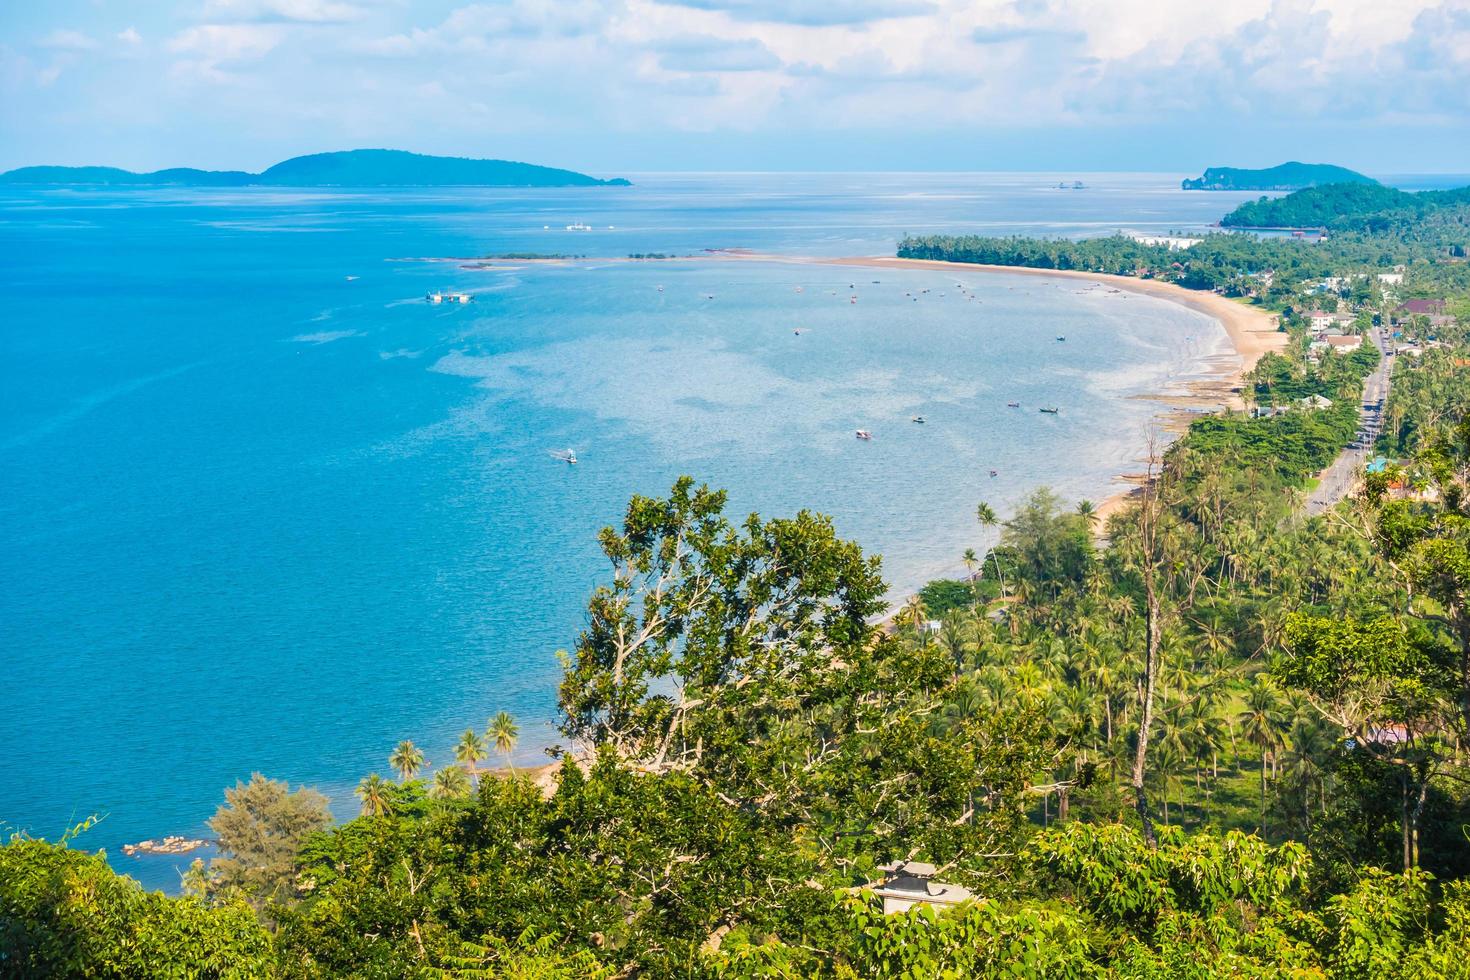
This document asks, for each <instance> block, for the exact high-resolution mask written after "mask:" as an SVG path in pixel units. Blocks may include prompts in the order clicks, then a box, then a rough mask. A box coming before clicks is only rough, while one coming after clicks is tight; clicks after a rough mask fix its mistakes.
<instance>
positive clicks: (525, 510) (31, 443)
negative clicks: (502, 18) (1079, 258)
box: [0, 175, 1236, 887]
mask: <svg viewBox="0 0 1470 980" xmlns="http://www.w3.org/2000/svg"><path fill="white" fill-rule="evenodd" d="M1072 176H1075V175H1067V177H1068V179H1070V178H1071V177H1072ZM635 179H637V180H638V186H636V187H634V188H631V189H626V190H615V189H597V190H590V191H534V192H533V191H502V192H478V191H455V192H403V193H393V194H387V193H381V192H340V193H338V192H332V193H325V192H299V193H293V192H287V191H280V190H274V189H273V190H251V191H228V192H215V191H192V190H144V191H128V192H118V191H105V190H100V189H98V190H83V191H75V190H46V191H23V192H17V191H13V190H6V191H4V192H3V193H0V284H3V286H4V296H5V308H6V314H5V316H4V318H3V323H0V648H3V649H4V650H5V659H6V663H7V669H6V674H7V676H6V679H5V684H4V689H5V710H3V711H0V742H3V744H5V745H7V746H8V748H9V751H7V752H6V753H5V754H4V755H3V757H0V822H3V823H5V824H8V825H10V826H12V827H23V828H27V829H29V830H30V831H31V832H33V833H36V834H46V835H54V834H56V833H58V832H60V831H61V830H62V829H63V828H65V827H66V826H68V825H69V824H70V823H72V822H74V821H77V820H80V819H81V818H83V817H85V816H87V815H89V814H94V813H96V814H104V815H105V819H104V820H103V822H102V823H101V824H100V825H99V826H98V827H97V828H96V829H95V830H93V831H92V832H90V833H89V834H88V835H87V836H86V837H85V838H84V840H83V844H84V845H86V846H91V847H107V848H108V849H109V850H110V851H111V852H113V853H114V854H117V847H118V846H119V845H120V844H121V843H123V842H127V841H133V840H139V839H142V838H145V837H154V836H162V835H165V834H169V833H182V834H203V833H204V832H205V830H204V827H203V821H204V820H205V819H207V818H208V817H209V815H210V814H211V813H212V812H213V810H214V808H215V806H217V804H218V803H219V801H220V799H221V789H222V788H223V787H224V786H225V785H227V784H230V783H233V782H234V781H235V780H236V779H241V778H248V776H249V774H250V773H251V772H252V771H256V770H259V771H261V772H264V773H266V774H268V775H270V776H273V777H277V778H284V779H289V780H290V781H291V782H293V783H310V784H314V785H317V786H319V787H320V788H321V789H323V790H324V791H325V792H327V793H329V794H330V795H331V796H332V797H333V800H334V805H335V808H336V809H337V812H338V813H339V814H343V815H346V814H350V813H352V812H354V810H355V802H354V801H353V800H352V798H351V788H352V786H353V785H355V783H356V781H357V779H358V778H359V777H360V776H362V775H363V774H365V773H367V772H369V771H374V770H377V771H386V757H387V754H388V752H389V750H390V749H391V748H392V746H393V745H394V744H395V743H396V742H397V741H398V740H399V739H402V738H409V737H411V738H413V739H414V740H415V741H417V742H418V743H419V744H420V745H421V746H422V747H423V748H424V749H425V751H426V753H427V755H428V758H429V759H430V760H431V761H432V762H445V761H448V760H449V758H450V751H449V750H450V746H451V745H452V743H453V740H454V738H455V737H456V735H457V733H458V732H460V731H462V730H463V729H464V728H465V727H466V726H469V725H474V726H477V727H483V726H484V723H485V719H486V718H487V716H488V715H490V714H493V713H494V712H496V711H499V710H502V709H503V710H508V711H511V712H513V713H514V714H516V715H517V716H518V717H519V718H520V719H521V721H522V732H523V749H522V752H521V760H522V761H525V762H535V761H537V759H538V758H541V756H540V754H539V750H540V749H541V747H543V746H544V745H546V744H548V743H550V742H553V741H555V740H556V738H557V736H556V733H555V731H554V728H553V721H554V712H555V693H554V692H555V682H556V678H557V667H556V660H555V656H554V651H555V650H556V649H557V648H558V647H562V646H567V645H569V644H570V643H572V642H573V640H574V638H575V635H576V632H577V629H578V627H579V624H580V623H581V610H582V605H583V602H584V600H585V596H586V594H587V592H588V591H589V589H590V588H591V587H592V586H593V584H594V583H596V582H597V581H598V580H599V576H600V575H601V574H602V572H603V568H602V565H601V564H600V562H599V557H598V554H597V551H596V545H595V534H596V531H597V529H598V528H599V527H601V526H602V525H604V524H606V523H608V522H610V521H614V520H616V519H617V518H618V516H619V515H620V513H621V510H622V508H623V506H624V504H625V502H626V500H627V498H628V496H629V495H630V494H632V493H634V492H642V493H658V492H660V491H662V490H666V489H667V487H668V485H669V484H670V483H671V482H672V481H673V479H674V478H675V477H676V476H678V475H679V474H681V473H689V474H692V475H694V476H696V477H697V478H699V479H702V480H706V481H709V482H711V483H713V484H717V485H720V486H724V487H727V488H729V490H730V492H731V509H732V510H733V511H734V512H736V513H737V514H738V513H743V512H746V511H749V510H759V511H761V512H763V513H771V514H778V513H790V512H792V511H793V510H795V509H797V508H799V507H803V506H807V507H813V508H816V509H820V510H822V511H825V512H827V513H830V514H832V515H833V516H834V518H835V519H836V521H837V523H838V526H839V528H840V530H841V531H842V532H843V533H844V534H846V535H848V536H851V537H855V538H857V539H858V540H860V541H861V542H862V543H863V544H864V545H865V546H866V547H867V548H869V549H870V550H873V551H876V552H879V553H882V554H883V555H884V567H885V569H886V571H887V574H888V577H889V579H890V581H892V582H893V583H894V585H895V587H896V589H898V590H902V589H905V588H910V587H912V586H915V585H917V584H918V583H921V582H922V581H924V580H925V579H926V578H928V577H930V576H932V575H935V574H941V573H946V572H952V571H954V570H956V569H957V568H958V565H959V562H958V556H959V554H960V552H961V550H963V548H965V547H967V546H974V547H977V548H980V547H983V546H984V545H985V544H986V543H987V539H986V538H985V536H984V535H983V534H982V533H981V532H980V529H978V528H977V527H976V526H975V525H974V521H973V516H972V515H973V511H974V505H975V503H976V502H977V501H978V500H981V499H984V500H988V501H990V502H991V503H992V504H994V505H996V507H997V509H998V510H999V511H1001V512H1002V513H1004V512H1005V511H1006V510H1007V509H1008V506H1009V505H1010V504H1011V503H1012V502H1014V501H1016V500H1017V499H1019V498H1020V496H1021V495H1023V494H1024V493H1025V492H1027V491H1028V490H1030V489H1031V488H1032V487H1034V486H1036V485H1037V484H1041V483H1046V484H1050V485H1052V486H1053V487H1055V488H1057V489H1058V490H1059V491H1061V492H1063V493H1064V494H1066V495H1067V496H1069V497H1070V498H1072V499H1076V498H1077V497H1080V496H1087V497H1090V498H1092V499H1094V500H1096V499H1100V498H1101V497H1103V496H1105V495H1107V494H1108V493H1109V492H1110V491H1111V490H1112V489H1115V484H1114V483H1113V477H1114V475H1115V474H1117V473H1119V472H1123V471H1126V470H1129V469H1132V468H1134V466H1135V465H1136V464H1135V460H1136V457H1137V455H1138V453H1139V451H1140V449H1141V447H1142V444H1143V439H1144V431H1145V428H1146V426H1147V423H1148V419H1149V418H1150V416H1151V414H1152V413H1153V412H1154V411H1156V407H1157V406H1156V405H1154V404H1153V403H1150V402H1147V401H1144V400H1140V399H1138V398H1136V397H1134V396H1136V395H1137V394H1138V393H1140V392H1145V391H1151V390H1156V389H1158V388H1159V387H1160V386H1161V385H1164V384H1166V383H1168V382H1170V381H1177V380H1180V379H1183V378H1187V377H1189V376H1190V375H1191V373H1192V372H1193V371H1195V370H1196V366H1197V364H1198V361H1199V359H1200V357H1201V356H1202V355H1205V354H1209V353H1212V352H1217V351H1220V350H1222V349H1224V337H1223V333H1222V332H1221V331H1220V329H1219V327H1218V325H1216V324H1214V323H1213V321H1210V320H1208V319H1207V318H1205V317H1202V316H1200V315H1198V314H1194V313H1191V312H1188V311H1185V310H1182V309H1180V308H1177V307H1174V306H1171V305H1169V304H1166V303H1162V302H1159V301H1155V300H1150V299H1145V298H1141V297H1138V296H1123V295H1121V294H1113V293H1108V292H1106V291H1105V290H1102V289H1094V290H1087V289H1084V287H1082V286H1079V285H1078V284H1076V283H1071V282H1060V281H1056V282H1052V281H1048V280H1044V279H1040V280H1039V279H1035V278H1022V277H1016V276H1004V275H986V274H980V273H969V274H959V275H956V274H949V273H939V272H918V271H915V272H903V273H899V272H894V271H890V270H873V269H861V268H841V267H832V266H820V265H813V264H800V263H779V262H749V261H728V260H720V259H715V258H700V259H696V260H692V261H680V262H647V263H627V262H606V261H603V262H598V261H585V262H576V263H569V264H565V265H517V264H515V263H497V264H495V265H494V267H492V268H490V269H487V270H477V269H469V268H464V267H463V266H464V265H466V264H467V263H464V262H459V261H449V262H434V261H423V259H426V258H432V257H445V256H460V257H465V256H476V255H483V254H486V253H490V252H501V251H510V250H516V251H522V250H532V251H537V252H575V253H579V254H589V255H599V256H618V255H624V254H626V253H628V252H631V251H640V252H646V251H662V252H674V253H681V254H682V253H687V252H692V251H696V250H700V249H704V248H751V249H757V250H761V251H770V252H780V253H783V254H788V255H824V254H825V255H853V254H891V252H892V248H893V243H894V241H895V240H896V239H897V238H898V237H900V236H901V235H902V234H903V233H904V232H905V231H915V232H919V231H925V232H927V231H945V230H975V229H978V230H985V231H995V232H1000V231H1005V232H1009V231H1019V232H1029V233H1038V232H1049V233H1057V234H1071V235H1082V234H1092V233H1099V232H1102V231H1107V230H1111V229H1113V228H1116V227H1120V226H1122V227H1128V228H1132V229H1137V230H1140V231H1155V232H1157V231H1164V230H1169V229H1175V228H1195V227H1198V226H1199V225H1201V224H1202V223H1204V222H1207V221H1210V220H1213V219H1214V218H1216V217H1218V215H1219V214H1221V213H1223V212H1224V211H1225V210H1227V209H1228V208H1229V207H1231V206H1233V205H1234V203H1235V201H1236V199H1235V198H1234V197H1233V196H1231V195H1209V194H1194V195H1189V194H1184V193H1183V192H1179V191H1177V190H1174V189H1173V187H1172V186H1171V184H1172V178H1166V177H1151V176H1147V175H1144V176H1129V177H1119V176H1117V175H1095V176H1092V177H1088V178H1085V179H1087V180H1088V183H1089V184H1091V185H1093V187H1094V189H1093V190H1089V191H1085V192H1061V191H1054V190H1051V189H1050V188H1049V187H1047V183H1048V179H1047V178H1046V177H1045V176H1040V177H1038V176H1025V175H1010V176H994V175H981V176H974V175H971V176H964V175H944V176H921V175H879V176H869V177H863V176H854V175H842V176H841V177H826V178H822V177H815V176H811V175H806V176H801V177H792V176H782V175H734V176H728V177H711V176H703V177H680V176H648V177H642V178H635ZM1054 182H1055V180H1054V179H1053V180H1052V181H1051V183H1054ZM575 221H586V222H588V223H589V224H592V225H594V226H596V228H597V230H595V231H593V232H567V231H565V230H564V227H565V225H567V224H569V223H572V222H575ZM545 225H550V226H551V228H550V229H547V228H544V227H543V226H545ZM609 225H611V226H613V228H612V229H608V227H607V226H609ZM348 277H356V278H348ZM875 280H876V281H875ZM957 283H964V284H965V289H964V290H963V291H962V290H960V289H958V288H957V286H956V284H957ZM440 287H452V288H455V289H464V290H467V291H469V292H471V293H473V295H474V297H475V298H474V302H473V303H472V304H469V305H467V306H430V305H428V304H426V303H425V302H424V301H423V296H424V293H425V292H426V291H427V290H429V289H434V288H440ZM660 287H662V289H660ZM926 290H927V292H926ZM853 296H856V297H857V302H855V303H854V302H852V297H853ZM708 297H713V298H708ZM798 328H799V329H800V330H801V333H800V334H799V335H798V334H796V333H795V332H794V331H795V330H796V329H798ZM1058 334H1063V335H1065V336H1066V338H1067V339H1066V342H1065V343H1058V342H1057V341H1056V340H1055V337H1056V335H1058ZM1013 399H1015V400H1020V401H1021V402H1022V404H1023V406H1024V407H1023V408H1022V409H1020V410H1016V409H1008V408H1007V407H1006V402H1007V401H1009V400H1013ZM1041 404H1055V405H1057V406H1059V407H1060V408H1061V409H1062V412H1061V414H1060V415H1058V416H1045V415H1041V414H1039V413H1038V412H1037V411H1036V408H1037V407H1038V406H1039V405H1041ZM916 414H922V415H924V416H926V417H927V419H928V423H927V424H926V425H915V424H913V423H912V422H910V421H909V419H910V417H911V416H913V415H916ZM858 427H863V428H868V429H871V430H872V431H873V432H874V435H875V438H874V439H873V441H872V442H870V443H863V442H859V441H857V440H856V439H854V438H853V430H854V429H855V428H858ZM566 447H571V448H574V449H575V450H576V451H577V453H578V455H579V457H580V459H581V462H580V463H579V464H578V465H577V466H575V467H571V466H567V465H566V464H564V463H561V462H559V461H558V460H557V459H555V458H554V457H553V455H552V452H553V451H555V450H559V449H563V448H566ZM992 468H993V469H995V470H997V472H998V475H997V476H996V477H994V478H992V477H990V476H988V475H987V474H988V471H989V470H990V469H992ZM115 860H116V863H117V864H118V866H119V867H120V868H123V869H125V870H127V871H129V872H130V873H133V874H135V875H137V876H138V877H139V878H140V879H142V880H144V881H145V882H146V883H149V884H153V885H159V886H165V887H168V886H173V885H175V884H176V881H177V879H176V876H175V870H174V869H175V865H176V864H178V863H180V862H177V861H174V860H172V859H161V858H155V859H142V860H134V859H128V858H123V857H120V856H117V857H116V858H115ZM187 860H188V859H187V858H186V859H185V861H184V862H183V863H187Z"/></svg>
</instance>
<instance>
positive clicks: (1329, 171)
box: [1180, 160, 1378, 191]
mask: <svg viewBox="0 0 1470 980" xmlns="http://www.w3.org/2000/svg"><path fill="white" fill-rule="evenodd" d="M1377 183H1378V181H1376V180H1374V179H1373V178H1372V177H1366V176H1364V175H1363V174H1360V173H1358V172H1357V171H1356V170H1349V169H1347V168H1346V167H1335V166H1333V165H1332V164H1330V163H1297V162H1296V161H1295V160H1293V161H1291V162H1290V163H1283V164H1281V165H1280V166H1277V167H1267V168H1266V169H1264V170H1246V169H1243V168H1240V167H1210V168H1209V169H1208V170H1206V171H1205V173H1204V176H1203V177H1188V178H1185V179H1184V181H1182V182H1181V183H1180V186H1181V187H1183V188H1184V189H1185V190H1187V191H1299V190H1302V189H1303V188H1306V187H1318V186H1320V185H1322V184H1377Z"/></svg>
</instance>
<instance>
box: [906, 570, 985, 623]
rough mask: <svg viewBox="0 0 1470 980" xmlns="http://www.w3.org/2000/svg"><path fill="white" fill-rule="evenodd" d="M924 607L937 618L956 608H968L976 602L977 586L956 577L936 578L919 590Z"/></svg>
mask: <svg viewBox="0 0 1470 980" xmlns="http://www.w3.org/2000/svg"><path fill="white" fill-rule="evenodd" d="M919 598H920V599H921V600H923V602H924V608H925V609H927V610H928V611H929V615H930V616H933V617H935V618H940V617H942V616H944V614H945V613H947V612H950V611H951V610H954V609H968V608H969V607H971V606H973V605H974V604H975V587H974V584H973V583H971V582H961V581H958V580H956V579H946V578H941V579H935V580H934V581H932V582H930V583H928V584H927V585H925V586H924V587H923V588H922V589H920V590H919Z"/></svg>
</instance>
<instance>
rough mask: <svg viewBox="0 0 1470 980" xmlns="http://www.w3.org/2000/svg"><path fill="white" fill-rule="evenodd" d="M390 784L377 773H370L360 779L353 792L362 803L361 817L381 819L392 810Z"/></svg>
mask: <svg viewBox="0 0 1470 980" xmlns="http://www.w3.org/2000/svg"><path fill="white" fill-rule="evenodd" d="M391 792H392V791H391V789H390V784H389V783H388V781H387V780H386V779H384V778H383V777H382V776H379V775H378V774H377V773H370V774H368V775H366V776H364V777H362V781H361V782H359V783H358V784H357V789H356V791H355V793H356V795H357V798H358V799H359V800H361V801H362V815H363V816H365V817H381V816H383V815H384V814H386V813H388V812H389V810H391V809H392V796H391Z"/></svg>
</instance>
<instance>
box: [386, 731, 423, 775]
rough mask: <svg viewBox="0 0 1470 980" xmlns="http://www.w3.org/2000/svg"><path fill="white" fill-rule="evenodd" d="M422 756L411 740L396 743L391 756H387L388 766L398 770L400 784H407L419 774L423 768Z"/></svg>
mask: <svg viewBox="0 0 1470 980" xmlns="http://www.w3.org/2000/svg"><path fill="white" fill-rule="evenodd" d="M425 764H426V763H425V762H424V754H423V753H422V752H420V751H419V747H418V746H417V745H414V744H413V740H412V739H407V738H406V739H404V740H403V741H401V742H399V743H398V747H397V748H396V749H394V750H393V754H392V755H390V756H388V765H390V766H392V767H393V768H394V769H396V770H398V779H399V781H400V782H405V783H406V782H408V781H409V780H410V779H412V778H413V777H415V776H417V775H418V774H419V770H420V769H422V768H423V767H424V766H425Z"/></svg>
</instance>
